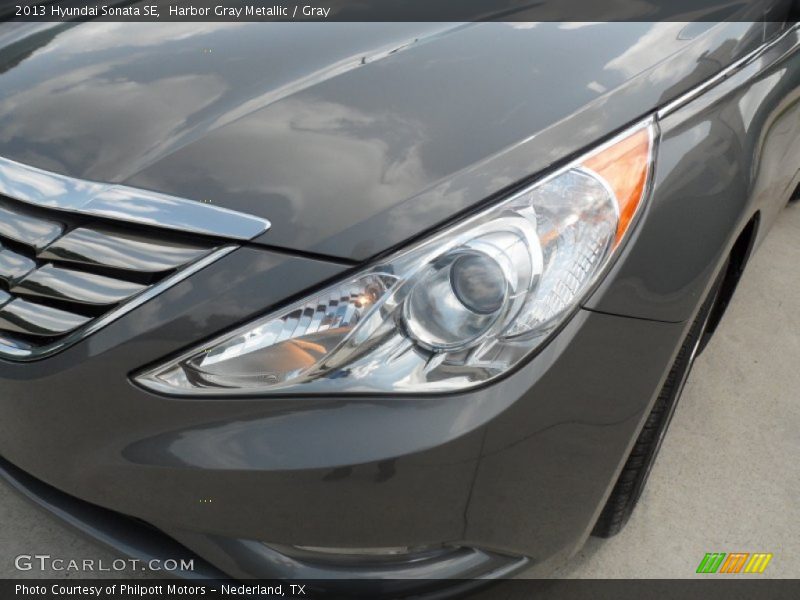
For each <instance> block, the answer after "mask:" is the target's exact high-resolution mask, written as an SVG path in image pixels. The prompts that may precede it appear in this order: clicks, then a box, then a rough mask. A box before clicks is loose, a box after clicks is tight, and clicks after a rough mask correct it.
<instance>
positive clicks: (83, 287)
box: [11, 265, 147, 306]
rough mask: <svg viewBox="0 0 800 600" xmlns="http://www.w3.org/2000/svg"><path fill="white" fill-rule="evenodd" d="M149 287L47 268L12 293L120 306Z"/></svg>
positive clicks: (18, 285)
mask: <svg viewBox="0 0 800 600" xmlns="http://www.w3.org/2000/svg"><path fill="white" fill-rule="evenodd" d="M146 287H147V286H145V285H142V284H139V283H133V282H130V281H125V280H124V279H114V278H112V277H105V276H103V275H97V274H95V273H86V272H83V271H74V270H71V269H63V268H60V267H55V266H53V265H45V266H44V267H42V268H40V269H38V270H37V271H34V272H33V273H31V274H30V275H28V276H27V277H25V278H24V279H22V280H21V281H19V282H18V283H17V284H16V285H14V286H13V287H12V288H11V292H12V293H13V294H16V295H21V296H40V297H43V298H51V299H53V300H59V301H66V302H76V303H78V304H87V305H94V306H107V305H111V304H118V303H119V302H122V301H123V300H126V299H128V298H130V297H131V296H133V295H135V294H138V293H139V292H141V291H142V290H144V289H145V288H146Z"/></svg>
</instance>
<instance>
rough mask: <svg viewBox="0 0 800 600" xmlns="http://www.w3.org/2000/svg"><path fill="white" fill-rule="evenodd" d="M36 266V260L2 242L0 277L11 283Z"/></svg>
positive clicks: (0, 248) (0, 247) (0, 249)
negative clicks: (5, 246)
mask: <svg viewBox="0 0 800 600" xmlns="http://www.w3.org/2000/svg"><path fill="white" fill-rule="evenodd" d="M35 268H36V262H35V261H33V260H31V259H30V258H28V257H27V256H23V255H22V254H17V253H16V252H14V251H13V250H10V249H9V248H4V247H3V246H2V244H0V279H2V280H3V281H5V282H6V283H7V284H9V285H11V284H13V283H14V282H15V281H16V280H18V279H21V278H22V277H25V275H27V274H28V273H30V272H31V271H33V270H34V269H35Z"/></svg>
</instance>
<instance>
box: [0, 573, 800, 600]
mask: <svg viewBox="0 0 800 600" xmlns="http://www.w3.org/2000/svg"><path fill="white" fill-rule="evenodd" d="M700 577H701V576H699V577H698V578H697V579H639V580H628V579H595V580H590V579H513V580H501V581H481V580H436V581H434V580H344V579H342V580H325V581H322V580H308V581H277V580H275V581H255V580H252V581H244V582H235V581H210V580H203V581H183V580H175V579H172V580H152V579H141V580H113V579H85V580H80V579H62V580H56V579H3V580H0V598H2V599H3V600H8V599H11V598H15V599H25V598H31V599H34V598H35V599H46V600H65V599H74V598H82V599H85V598H102V599H104V600H105V599H124V600H133V599H137V600H178V599H188V598H205V599H208V600H216V599H219V598H258V599H263V600H267V599H269V600H272V599H277V598H284V599H300V598H302V599H307V600H313V599H317V598H320V599H321V598H325V599H328V598H333V599H338V598H342V599H350V598H419V599H426V598H430V599H431V600H433V599H438V598H442V599H444V598H467V599H470V600H495V599H498V600H523V599H524V600H529V599H539V598H542V599H554V600H555V599H558V600H606V599H608V600H628V599H630V600H642V599H646V600H651V599H657V598H675V599H680V600H695V599H697V600H717V599H718V600H739V599H741V600H761V599H764V600H784V599H785V600H796V599H797V598H800V580H797V579H794V580H791V579H774V580H769V579H758V578H737V577H735V576H733V577H725V578H723V577H716V578H715V577H714V576H708V577H706V576H702V578H700Z"/></svg>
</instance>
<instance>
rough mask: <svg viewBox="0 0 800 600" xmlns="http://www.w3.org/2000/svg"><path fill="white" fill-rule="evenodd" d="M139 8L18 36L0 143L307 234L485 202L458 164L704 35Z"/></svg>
mask: <svg viewBox="0 0 800 600" xmlns="http://www.w3.org/2000/svg"><path fill="white" fill-rule="evenodd" d="M122 26H123V24H121V23H84V24H77V25H75V26H71V27H67V28H63V27H62V28H51V29H50V30H48V31H45V32H42V33H39V34H37V35H31V36H30V37H29V38H26V39H22V40H17V41H16V43H15V44H13V45H12V47H9V48H5V49H4V55H3V58H2V59H0V60H5V61H6V67H5V70H4V71H3V65H2V64H0V156H6V157H8V158H12V159H14V160H17V161H19V162H23V163H28V164H34V165H36V166H39V167H42V168H45V169H51V170H54V171H58V172H62V173H68V174H70V175H72V176H75V177H80V178H83V179H89V180H95V181H106V182H123V181H124V182H126V183H128V184H130V185H133V186H136V187H141V188H146V189H155V190H159V191H163V192H165V193H168V194H173V195H175V196H179V197H186V198H192V199H196V200H204V201H210V202H213V203H217V204H222V205H225V206H227V207H229V208H233V209H235V210H239V211H242V212H248V213H253V214H258V215H261V216H264V217H266V218H268V219H270V220H271V221H272V222H273V225H274V227H273V229H272V230H271V231H270V232H269V234H267V235H268V237H269V242H270V243H273V244H276V245H288V246H291V247H295V248H303V249H314V248H315V247H316V246H317V245H318V244H319V243H320V242H321V241H323V240H325V239H326V238H327V237H329V236H330V235H332V234H334V233H340V232H341V231H343V230H344V229H345V228H347V227H349V226H352V225H355V224H357V223H359V222H362V221H364V220H365V219H368V218H370V217H371V216H373V215H377V214H379V213H381V212H383V211H386V210H389V209H392V208H393V207H396V206H398V205H401V204H403V203H406V201H408V200H409V199H410V198H413V197H415V196H418V195H419V194H421V193H423V192H425V193H433V194H434V195H435V196H436V200H437V202H439V204H438V206H437V207H435V210H436V215H439V216H435V215H434V216H432V213H431V212H430V209H431V204H430V202H428V203H426V204H425V205H418V206H412V205H411V204H409V206H408V210H404V211H403V212H402V213H401V214H399V215H397V219H396V222H395V220H394V219H393V220H392V222H391V223H390V224H389V225H388V226H389V227H391V228H392V229H393V230H395V231H396V232H397V233H396V234H395V233H393V232H392V231H389V232H387V234H388V237H391V238H394V236H395V235H405V236H406V237H407V234H401V233H400V232H403V231H407V230H408V228H409V227H410V228H411V229H413V230H417V231H419V229H420V228H424V227H430V226H431V225H433V224H435V223H436V222H438V221H439V220H441V218H442V217H445V218H446V217H447V216H448V215H449V214H452V213H453V212H456V211H458V210H461V209H463V208H464V202H474V201H475V200H474V199H473V198H470V197H468V195H465V194H464V191H463V189H461V188H460V187H459V186H450V187H448V186H447V182H448V180H449V179H451V178H453V177H454V176H456V175H458V174H460V173H462V172H464V171H465V170H467V169H470V168H474V167H475V166H476V165H477V164H479V163H481V161H484V160H486V159H487V158H489V157H493V156H495V155H498V153H500V152H504V151H508V150H509V149H511V148H514V147H516V146H517V145H519V144H521V143H522V142H524V141H526V140H528V139H530V138H531V137H532V136H533V135H534V134H536V133H537V132H540V131H542V130H543V129H545V128H548V127H550V126H552V125H553V124H555V123H559V122H560V121H562V120H564V119H565V118H567V117H569V116H570V115H573V114H574V113H575V112H576V111H577V110H579V109H581V108H582V107H585V106H587V105H588V104H589V103H592V102H600V101H602V99H603V98H605V97H606V96H607V95H608V94H609V93H610V92H611V91H613V90H614V89H616V88H618V87H619V86H620V85H621V84H623V83H625V82H626V81H627V80H628V79H629V78H631V77H633V76H635V75H637V74H638V73H640V72H641V71H642V70H643V69H647V68H648V67H649V66H651V65H652V64H653V63H654V62H657V61H660V60H663V59H665V58H666V57H668V56H671V55H673V54H675V52H676V51H677V50H678V49H680V48H681V47H683V46H684V45H686V44H689V43H691V40H687V39H683V38H682V37H681V30H682V28H683V25H682V24H680V23H656V24H648V23H605V24H599V25H598V24H579V23H570V24H558V23H538V24H526V23H512V24H504V23H473V24H468V25H465V26H455V25H452V24H445V23H411V24H401V23H390V24H380V25H379V24H374V23H282V24H281V23H274V24H267V25H265V24H260V23H233V24H231V23H181V24H176V23H169V24H166V23H164V24H125V25H124V26H125V30H124V31H123V30H122V29H121V28H122ZM3 39H4V38H3V35H2V34H0V44H2V43H3ZM26 45H27V47H26ZM654 93H657V92H654ZM587 131H588V130H587ZM562 146H563V148H564V151H565V152H567V153H568V152H572V151H574V150H575V148H574V146H575V141H574V140H572V139H564V140H556V145H555V146H553V147H551V148H550V149H548V153H549V154H554V153H555V152H556V150H557V149H559V148H561V147H562ZM529 168H530V167H529ZM530 174H531V173H530V171H527V172H526V171H522V172H520V171H518V170H512V171H508V172H506V171H505V170H504V169H502V168H501V169H498V170H496V171H495V172H493V174H492V178H493V179H494V180H496V181H497V182H498V183H502V184H503V185H508V184H509V183H511V182H513V181H517V180H519V179H520V178H521V177H525V176H528V175H530ZM434 186H435V189H436V191H435V192H433V191H432V190H433V189H434ZM465 198H467V200H465ZM412 204H413V203H412ZM449 207H452V210H450V209H449ZM431 219H436V220H435V221H433V222H431ZM401 221H402V222H401ZM363 251H364V252H369V249H368V248H366V247H364V248H363Z"/></svg>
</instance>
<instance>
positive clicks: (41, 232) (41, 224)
mask: <svg viewBox="0 0 800 600" xmlns="http://www.w3.org/2000/svg"><path fill="white" fill-rule="evenodd" d="M63 231H64V228H63V226H62V225H61V224H59V223H57V222H54V221H48V220H43V219H39V218H37V217H33V216H30V215H28V214H25V213H24V212H22V211H18V210H14V209H11V208H9V207H8V206H0V236H3V237H5V238H7V239H9V240H14V241H15V242H19V243H20V244H24V245H26V246H30V247H31V248H33V249H34V250H37V251H38V250H41V249H42V248H44V247H45V246H47V244H49V243H50V242H52V241H53V240H55V239H56V238H58V236H60V235H61V233H62V232H63Z"/></svg>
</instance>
